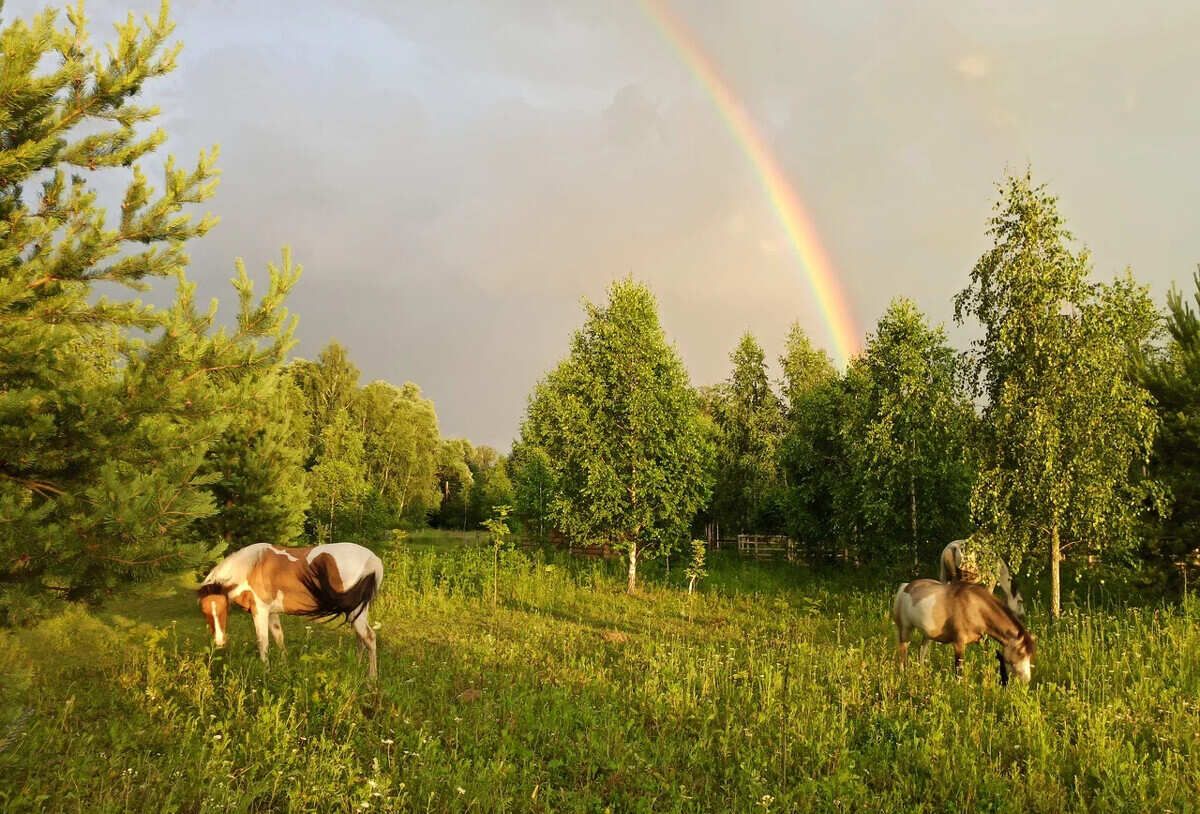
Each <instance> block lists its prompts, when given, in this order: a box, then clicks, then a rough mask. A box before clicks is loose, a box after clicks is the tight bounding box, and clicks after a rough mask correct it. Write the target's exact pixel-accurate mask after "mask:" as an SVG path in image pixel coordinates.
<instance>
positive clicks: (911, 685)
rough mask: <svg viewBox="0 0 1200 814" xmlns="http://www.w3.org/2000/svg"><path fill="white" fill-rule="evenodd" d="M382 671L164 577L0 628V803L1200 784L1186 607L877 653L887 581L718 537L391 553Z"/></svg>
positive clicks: (1194, 617) (1172, 797)
mask: <svg viewBox="0 0 1200 814" xmlns="http://www.w3.org/2000/svg"><path fill="white" fill-rule="evenodd" d="M384 559H385V563H386V566H387V569H388V572H387V575H386V578H385V581H384V592H383V594H382V595H381V597H380V598H379V600H378V602H377V604H376V606H375V608H374V609H373V610H374V618H375V619H376V620H377V621H378V622H379V623H380V631H379V633H380V642H381V651H380V674H381V675H380V683H379V686H378V688H377V689H374V688H372V687H371V686H370V685H369V684H368V683H367V682H366V679H365V665H364V664H363V663H361V662H360V661H359V660H358V658H357V655H356V652H355V642H354V638H353V636H352V634H351V633H350V632H349V631H348V630H346V629H336V628H333V627H330V626H321V625H309V624H306V623H305V620H302V619H297V618H286V619H284V630H285V634H286V636H287V638H288V653H287V657H286V658H281V657H280V654H279V653H278V651H275V650H273V651H272V653H273V659H272V663H271V664H270V666H269V668H268V669H267V670H266V671H265V672H264V670H263V668H262V666H261V665H260V664H259V662H258V660H257V658H256V655H255V652H254V644H253V638H254V637H253V630H252V625H251V622H250V619H249V617H248V616H247V615H245V614H239V615H238V616H237V617H235V618H234V619H233V620H232V621H231V628H232V630H231V639H232V643H231V645H230V647H229V648H227V650H226V651H225V652H223V653H219V652H214V651H212V650H210V648H209V647H208V646H207V641H206V635H207V630H206V628H205V626H204V623H203V621H202V619H201V618H200V616H199V614H198V612H197V611H196V607H195V601H194V599H193V596H192V594H191V592H190V590H189V588H190V586H191V585H193V584H194V583H193V581H192V579H193V578H192V577H191V576H190V575H180V576H179V578H177V579H175V580H173V581H170V582H169V583H164V584H162V585H160V586H159V587H158V588H157V589H153V590H143V591H141V592H139V593H138V594H135V595H129V596H126V597H124V598H122V599H120V600H119V601H112V602H110V603H109V604H108V605H106V606H104V607H102V608H100V609H98V610H95V611H86V610H83V609H72V610H70V611H67V612H64V613H62V614H60V615H58V616H56V617H54V618H52V619H50V620H48V621H46V622H44V623H42V624H41V625H39V626H38V627H36V628H32V629H26V630H15V631H14V630H5V631H0V682H2V684H0V690H2V692H0V778H2V780H0V809H2V810H4V811H6V812H23V811H55V812H105V811H147V812H163V811H186V812H209V811H212V812H216V811H246V812H265V811H321V812H325V811H479V812H490V811H606V810H611V811H797V810H800V811H805V810H829V811H862V810H906V811H921V810H926V811H969V810H978V811H1062V810H1099V811H1156V812H1166V811H1188V810H1192V809H1194V808H1195V807H1196V806H1197V800H1200V796H1198V793H1197V790H1198V789H1200V655H1198V654H1200V624H1198V622H1200V607H1198V606H1197V605H1196V604H1195V603H1194V602H1192V603H1189V604H1187V605H1184V606H1182V607H1180V606H1178V605H1173V606H1167V605H1160V606H1153V607H1142V608H1113V607H1108V608H1102V607H1094V606H1093V607H1091V608H1080V607H1079V606H1077V605H1076V606H1072V607H1070V610H1069V611H1068V613H1067V615H1066V617H1065V618H1064V619H1063V620H1062V621H1061V622H1060V623H1058V624H1055V625H1051V624H1049V623H1048V621H1047V619H1046V618H1045V615H1044V613H1043V610H1042V608H1040V607H1039V606H1038V605H1037V603H1036V602H1035V603H1034V607H1033V611H1032V616H1031V628H1032V629H1033V630H1034V631H1035V633H1036V634H1037V635H1038V642H1039V648H1040V650H1039V654H1038V658H1037V661H1036V666H1035V670H1034V681H1033V684H1032V685H1031V686H1030V687H1029V688H1024V687H1017V686H1010V687H1008V688H1001V687H1000V686H998V682H997V677H996V670H995V660H994V657H993V654H992V650H994V648H990V647H989V648H987V649H984V648H979V647H976V648H971V651H970V654H969V658H968V663H967V677H966V679H965V680H962V681H960V680H956V679H955V678H954V677H953V675H952V671H951V653H950V652H949V649H948V648H940V647H935V649H934V651H933V653H932V656H931V659H930V663H928V664H922V663H920V662H918V661H917V660H916V659H914V660H913V662H912V663H911V665H910V668H909V670H908V672H907V673H906V674H904V675H899V674H897V672H896V671H895V670H894V669H893V652H894V642H893V634H892V630H891V626H890V622H889V621H888V619H887V609H888V602H889V598H890V596H891V593H892V592H893V591H894V589H895V581H893V580H891V579H885V578H881V577H878V576H874V577H873V576H870V575H868V574H865V573H858V574H850V575H845V574H841V575H839V574H835V573H825V572H813V571H810V570H807V569H805V568H802V567H799V566H791V565H787V564H784V563H761V564H759V563H748V562H741V561H738V560H737V558H736V555H726V554H725V553H724V552H722V553H721V554H720V555H716V556H714V557H713V558H712V562H711V564H710V571H711V574H710V576H709V577H708V579H707V580H705V581H704V583H702V585H701V589H700V590H699V592H698V593H697V594H696V595H694V596H692V597H690V598H689V597H688V596H687V595H686V592H685V591H684V590H683V589H682V585H683V582H684V578H683V574H682V569H681V568H674V569H673V570H672V572H671V573H670V574H669V575H667V574H665V573H664V571H663V569H662V567H661V565H656V566H653V567H649V568H647V569H646V571H647V574H646V581H645V584H644V587H643V590H642V592H641V593H640V595H637V596H634V597H630V596H627V595H626V594H625V593H624V591H623V588H624V577H623V573H622V569H621V567H620V565H619V564H618V563H605V562H599V561H582V560H570V559H567V558H565V557H563V556H562V555H553V554H542V553H537V552H533V553H530V552H513V553H510V554H507V555H506V558H505V562H504V566H503V570H502V572H501V579H500V586H499V595H500V600H499V603H498V604H497V605H493V599H492V587H493V578H492V555H491V551H490V549H488V548H487V547H486V546H485V545H484V542H483V539H482V538H481V537H479V536H474V535H448V534H440V535H435V534H432V533H427V534H423V535H415V536H414V537H413V538H410V542H409V543H407V544H403V545H400V546H397V547H394V548H392V549H390V550H388V551H387V553H386V555H385V557H384Z"/></svg>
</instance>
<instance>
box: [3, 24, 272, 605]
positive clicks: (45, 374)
mask: <svg viewBox="0 0 1200 814" xmlns="http://www.w3.org/2000/svg"><path fill="white" fill-rule="evenodd" d="M66 18H67V19H66V24H65V25H64V26H62V27H59V24H58V15H57V13H56V12H54V11H46V12H43V13H41V14H39V15H37V16H36V17H35V18H34V19H33V21H32V22H31V23H29V24H27V23H25V22H23V21H21V20H17V21H14V22H12V23H10V24H8V25H6V26H5V27H4V28H3V30H2V31H0V53H2V54H3V70H0V122H2V123H0V130H2V131H3V133H4V138H3V140H2V141H0V517H3V518H4V522H3V523H0V586H3V588H4V595H3V596H0V621H3V620H4V619H7V620H8V621H14V620H16V619H18V618H20V617H21V616H22V615H23V611H22V610H21V608H20V606H21V604H22V601H21V597H20V596H18V595H24V596H25V597H36V596H37V595H39V594H45V593H47V592H49V593H57V594H65V595H67V596H69V597H74V598H90V597H94V596H96V595H97V594H98V593H100V592H102V591H104V590H105V589H108V588H111V587H113V586H116V585H117V584H120V583H121V582H123V581H127V580H130V579H135V578H139V577H145V576H149V575H152V574H154V573H158V572H160V571H161V570H162V569H165V568H179V567H181V566H183V565H185V564H188V563H190V562H194V561H196V560H198V559H201V558H203V556H204V553H205V551H206V549H207V547H208V544H209V543H210V542H211V541H210V540H205V539H202V538H200V537H199V536H198V535H197V532H196V528H195V521H196V520H197V519H199V518H203V517H207V516H210V515H212V514H213V513H214V512H215V511H216V508H217V507H216V506H215V505H214V502H213V499H212V496H211V493H210V491H209V490H208V489H207V488H206V487H207V486H208V485H209V483H210V482H211V480H212V479H213V476H212V475H211V474H207V473H206V472H205V464H206V455H207V453H208V450H209V447H210V445H211V444H212V443H213V442H214V440H215V439H217V438H219V437H220V436H221V435H222V433H224V432H225V430H226V429H227V427H228V424H229V421H230V416H231V414H233V413H236V411H237V410H238V408H239V406H240V405H242V404H243V403H244V401H245V400H247V399H251V398H253V397H254V395H255V392H254V391H255V379H257V378H258V377H257V375H254V374H256V373H257V372H260V371H265V370H268V369H270V368H271V367H272V366H273V365H275V364H277V363H278V361H279V359H280V358H281V357H282V354H283V353H284V351H285V350H286V348H287V347H288V346H289V345H290V332H291V328H292V326H291V324H288V323H286V322H285V319H284V314H283V311H282V307H281V305H282V300H283V298H284V297H285V295H286V293H287V291H288V290H289V289H290V288H291V286H292V285H293V284H294V283H295V275H294V273H293V272H292V271H291V270H290V269H287V270H285V271H284V272H281V273H279V274H273V275H272V279H271V287H270V290H269V291H268V292H267V294H266V296H265V297H263V298H262V300H260V301H259V302H258V303H254V302H252V299H251V292H250V283H249V279H248V278H247V277H246V275H245V273H244V271H243V270H241V269H240V268H239V275H238V277H237V279H236V280H235V286H236V287H237V288H238V290H239V295H240V297H241V301H242V311H241V314H240V315H239V320H238V325H237V328H236V329H234V330H232V331H214V330H213V327H214V319H215V311H214V309H212V308H210V309H209V310H208V311H207V312H204V313H201V312H198V311H197V310H196V307H195V303H194V300H193V297H194V286H193V285H192V284H191V283H189V282H188V281H187V280H186V279H185V278H184V268H185V267H186V264H187V257H186V255H185V252H184V249H185V246H186V243H187V242H188V241H189V240H191V239H193V238H196V237H200V236H201V235H203V234H204V233H205V232H207V231H208V230H209V228H211V227H212V225H213V224H214V223H215V219H213V218H212V217H209V216H204V217H202V218H200V219H198V220H196V219H193V218H192V217H191V216H190V215H189V214H187V213H185V212H184V211H183V210H184V207H185V206H188V205H192V204H197V203H200V202H203V201H204V200H205V199H207V198H208V197H209V196H210V195H211V194H212V192H213V190H214V188H215V185H216V178H215V174H216V171H215V169H214V161H215V157H216V153H215V150H214V151H212V152H209V153H204V154H201V156H200V160H199V161H198V163H197V165H196V166H195V168H194V169H192V170H190V171H184V170H180V169H177V168H176V167H175V164H174V161H173V160H171V159H168V160H167V161H166V166H165V171H164V179H163V185H162V191H161V192H158V191H156V190H154V189H153V188H152V187H151V186H150V184H149V183H148V181H147V177H146V174H145V171H144V168H143V164H142V162H143V161H144V160H145V159H147V158H148V157H149V156H150V155H151V154H152V153H153V152H154V151H155V150H156V149H157V148H158V147H159V146H160V145H161V144H162V143H163V141H164V140H165V138H166V136H165V133H164V132H163V131H162V130H152V131H150V132H148V133H147V132H145V131H144V130H143V129H142V127H143V126H145V125H147V124H149V123H150V122H152V121H153V119H154V118H155V116H156V115H157V112H158V111H157V110H156V109H154V108H147V107H140V106H138V105H137V104H135V101H134V100H135V97H136V96H137V94H138V93H139V92H140V91H141V89H142V87H143V86H144V85H145V83H146V82H147V81H150V80H152V79H154V78H156V77H159V76H162V75H164V74H166V73H168V72H169V71H170V70H172V69H173V67H174V65H175V58H176V55H177V54H178V51H179V46H167V44H166V43H167V40H168V38H169V37H170V35H171V31H172V28H173V24H172V23H171V21H170V18H169V15H168V12H167V7H166V5H165V3H164V5H163V7H162V10H161V12H160V13H159V15H158V17H157V18H156V19H147V20H146V21H145V23H144V26H142V25H138V24H137V23H136V22H135V21H134V20H133V19H132V18H130V20H129V21H128V22H126V23H124V24H122V25H119V26H118V27H117V41H116V42H115V43H114V44H113V45H112V46H111V47H110V51H109V55H108V57H107V58H102V57H101V56H100V54H99V53H98V52H97V51H96V49H94V48H93V47H92V46H91V44H90V43H89V40H88V33H87V28H86V20H85V18H84V16H83V13H82V10H81V9H79V8H73V9H70V10H69V11H68V12H67V15H66ZM126 173H127V174H128V175H127V176H126V177H127V178H128V185H127V187H126V190H125V194H124V196H123V199H122V201H121V204H120V214H119V217H118V218H117V219H116V222H115V223H110V222H109V220H108V218H107V216H106V212H105V209H104V208H103V207H102V206H101V205H100V199H99V196H98V192H97V188H98V187H102V186H106V185H105V184H100V183H98V182H97V183H95V184H94V183H93V178H95V179H97V181H98V179H99V178H100V177H101V176H104V177H106V178H108V179H110V180H116V179H117V178H119V177H120V176H122V175H125V174H126ZM158 278H165V279H166V280H168V281H170V280H174V281H175V284H176V299H175V302H174V304H173V305H172V306H171V307H170V308H167V309H156V308H154V307H151V306H149V305H146V304H144V303H141V302H139V301H137V300H125V301H121V300H112V299H108V298H106V297H97V296H96V291H95V284H98V283H105V284H107V290H109V291H114V290H120V288H121V287H124V288H126V289H132V290H134V291H142V290H144V289H145V288H146V287H147V283H148V281H150V280H154V279H158Z"/></svg>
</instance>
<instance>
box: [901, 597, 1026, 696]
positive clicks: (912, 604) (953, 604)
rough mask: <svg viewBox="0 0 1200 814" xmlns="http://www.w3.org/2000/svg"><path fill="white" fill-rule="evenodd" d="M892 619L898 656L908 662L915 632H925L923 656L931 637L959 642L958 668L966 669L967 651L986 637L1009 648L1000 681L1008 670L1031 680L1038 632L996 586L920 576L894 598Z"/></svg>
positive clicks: (1004, 680) (1004, 652)
mask: <svg viewBox="0 0 1200 814" xmlns="http://www.w3.org/2000/svg"><path fill="white" fill-rule="evenodd" d="M892 621H893V622H895V623H896V639H897V643H898V645H899V649H898V653H897V656H898V659H899V662H900V666H901V667H903V666H904V665H905V663H906V662H907V661H908V643H909V641H910V640H911V639H912V634H913V631H915V630H920V631H921V632H922V633H924V634H925V641H924V642H923V643H922V644H921V655H922V657H924V656H925V653H926V651H927V650H928V648H929V643H930V642H941V643H942V644H952V645H954V669H955V671H956V672H958V673H959V674H961V673H962V660H963V651H964V650H965V649H966V647H967V645H969V644H974V643H975V642H979V641H982V640H983V638H984V637H985V636H988V637H991V638H993V639H995V640H996V641H997V642H999V643H1000V645H1001V646H1002V647H1003V650H1002V651H1001V652H1000V653H999V654H998V655H999V658H1000V681H1001V683H1007V681H1008V672H1009V671H1010V670H1011V671H1012V672H1014V673H1016V675H1017V677H1018V678H1020V679H1021V680H1022V681H1023V682H1025V683H1026V684H1028V683H1029V679H1030V677H1031V676H1032V672H1033V663H1032V660H1033V652H1034V638H1033V635H1032V634H1030V633H1029V631H1027V630H1026V629H1025V626H1024V625H1022V624H1021V620H1020V619H1018V618H1017V616H1016V614H1014V613H1013V612H1012V611H1011V610H1009V609H1008V608H1007V607H1006V606H1005V605H1004V604H1003V603H1002V602H1001V601H1000V600H999V599H997V598H996V597H995V596H994V595H993V594H992V592H991V591H989V590H988V589H987V588H985V587H983V586H982V585H976V584H974V583H970V582H950V583H945V582H938V581H936V580H932V579H918V580H914V581H913V582H906V583H904V584H903V585H901V586H900V590H898V591H897V592H896V597H895V599H893V600H892Z"/></svg>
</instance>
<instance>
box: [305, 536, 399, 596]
mask: <svg viewBox="0 0 1200 814" xmlns="http://www.w3.org/2000/svg"><path fill="white" fill-rule="evenodd" d="M321 555H325V556H328V557H329V558H330V559H332V560H333V562H334V564H335V565H336V566H337V570H338V576H339V577H340V580H341V583H342V585H343V586H344V587H345V588H349V587H351V586H352V585H356V584H358V582H359V581H360V580H362V579H363V578H364V577H365V576H367V575H368V574H374V575H375V585H376V588H378V587H379V584H380V583H381V582H383V561H382V560H380V559H379V557H377V556H376V555H375V552H373V551H371V549H369V548H366V547H365V546H361V545H359V544H357V543H327V544H325V545H319V546H314V547H313V548H312V549H311V550H310V551H309V552H308V562H309V563H310V564H311V563H312V562H314V561H315V560H316V559H317V558H318V557H320V556H321Z"/></svg>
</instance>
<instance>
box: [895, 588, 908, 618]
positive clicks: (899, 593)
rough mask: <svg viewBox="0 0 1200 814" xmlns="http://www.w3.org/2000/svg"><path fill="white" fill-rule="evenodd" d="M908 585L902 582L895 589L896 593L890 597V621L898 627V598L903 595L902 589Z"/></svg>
mask: <svg viewBox="0 0 1200 814" xmlns="http://www.w3.org/2000/svg"><path fill="white" fill-rule="evenodd" d="M907 587H908V583H907V582H905V583H902V584H901V585H900V587H899V588H898V589H897V590H896V595H895V596H893V597H892V621H893V622H895V623H896V627H900V600H901V598H902V597H903V596H904V589H905V588H907Z"/></svg>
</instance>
